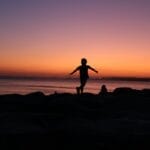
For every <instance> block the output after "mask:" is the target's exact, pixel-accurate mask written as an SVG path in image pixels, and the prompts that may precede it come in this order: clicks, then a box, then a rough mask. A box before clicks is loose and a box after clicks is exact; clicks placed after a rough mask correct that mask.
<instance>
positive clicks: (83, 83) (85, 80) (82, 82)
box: [80, 79, 87, 94]
mask: <svg viewBox="0 0 150 150" xmlns="http://www.w3.org/2000/svg"><path fill="white" fill-rule="evenodd" d="M86 82H87V79H81V85H80V90H81V94H82V93H83V90H84V86H85V84H86Z"/></svg>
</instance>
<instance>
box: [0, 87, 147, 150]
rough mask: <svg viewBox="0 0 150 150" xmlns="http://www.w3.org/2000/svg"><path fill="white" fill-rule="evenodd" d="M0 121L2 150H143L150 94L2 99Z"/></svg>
mask: <svg viewBox="0 0 150 150" xmlns="http://www.w3.org/2000/svg"><path fill="white" fill-rule="evenodd" d="M104 89H105V88H104V87H102V90H101V91H103V92H102V93H105V92H106V91H107V90H106V89H105V90H104ZM0 122H1V123H0V139H1V140H0V147H2V148H1V149H10V148H12V147H13V148H15V149H16V148H18V149H24V150H25V149H37V148H40V149H58V148H59V149H60V148H61V149H69V150H70V149H71V150H76V149H92V150H95V149H110V150H111V149H113V148H115V149H129V148H132V149H137V148H141V149H144V148H143V147H144V146H147V145H148V144H149V138H148V137H149V136H150V89H143V90H134V89H131V88H117V89H115V90H114V92H112V93H110V92H107V95H105V96H101V95H99V94H97V95H94V94H90V93H85V94H82V95H77V94H69V93H68V94H67V93H63V94H57V93H55V94H53V95H48V96H45V95H44V94H43V93H41V92H35V93H30V94H27V95H18V94H10V95H0ZM146 135H147V136H146ZM140 146H141V147H140ZM3 147H4V148H3Z"/></svg>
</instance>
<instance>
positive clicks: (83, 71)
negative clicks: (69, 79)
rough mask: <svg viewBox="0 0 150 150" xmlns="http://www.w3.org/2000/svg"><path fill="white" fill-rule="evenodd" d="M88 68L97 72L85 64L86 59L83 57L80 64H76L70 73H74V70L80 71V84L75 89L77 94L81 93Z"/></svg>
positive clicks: (86, 78)
mask: <svg viewBox="0 0 150 150" xmlns="http://www.w3.org/2000/svg"><path fill="white" fill-rule="evenodd" d="M88 69H91V70H92V71H94V72H96V73H98V71H97V70H95V69H94V68H92V67H91V66H89V65H87V60H86V59H85V58H82V59H81V65H80V66H78V67H77V68H76V69H75V70H74V71H73V72H71V73H70V75H72V74H74V73H75V72H76V71H79V72H80V86H79V87H76V89H77V93H78V94H80V93H81V94H82V93H83V90H84V86H85V84H86V82H87V80H88V78H89V75H88Z"/></svg>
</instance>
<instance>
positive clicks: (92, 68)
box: [89, 66, 98, 73]
mask: <svg viewBox="0 0 150 150" xmlns="http://www.w3.org/2000/svg"><path fill="white" fill-rule="evenodd" d="M89 69H91V70H92V71H94V72H96V73H98V71H97V70H95V69H94V68H92V67H91V66H89Z"/></svg>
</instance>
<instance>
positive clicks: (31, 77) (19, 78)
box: [0, 76, 150, 82]
mask: <svg viewBox="0 0 150 150" xmlns="http://www.w3.org/2000/svg"><path fill="white" fill-rule="evenodd" d="M0 79H1V80H2V79H8V80H9V79H10V80H78V78H77V77H74V78H71V77H54V76H50V77H36V76H0ZM90 80H106V81H110V80H111V81H139V82H140V81H141V82H150V77H103V78H95V77H90Z"/></svg>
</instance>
